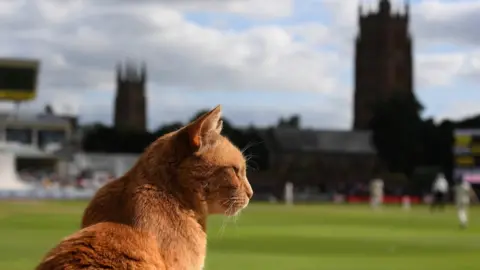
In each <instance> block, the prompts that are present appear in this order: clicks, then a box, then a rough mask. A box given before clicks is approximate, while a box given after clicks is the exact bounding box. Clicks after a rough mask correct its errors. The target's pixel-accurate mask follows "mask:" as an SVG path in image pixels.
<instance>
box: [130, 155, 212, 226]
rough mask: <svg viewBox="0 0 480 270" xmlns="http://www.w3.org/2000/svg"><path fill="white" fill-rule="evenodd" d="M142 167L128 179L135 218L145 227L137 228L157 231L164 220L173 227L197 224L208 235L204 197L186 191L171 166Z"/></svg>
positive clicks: (133, 170) (149, 165)
mask: <svg viewBox="0 0 480 270" xmlns="http://www.w3.org/2000/svg"><path fill="white" fill-rule="evenodd" d="M139 164H142V165H139V166H135V167H134V168H133V169H132V170H131V171H130V172H129V173H128V174H127V175H126V176H125V178H124V179H125V180H124V181H126V183H125V184H126V185H127V189H126V190H128V192H127V193H128V194H126V196H128V197H129V201H131V202H132V203H131V205H130V208H131V211H132V214H133V215H135V216H136V218H135V220H136V222H138V223H141V224H137V225H141V227H151V229H152V230H155V226H157V225H158V224H161V223H162V222H160V221H161V220H164V221H168V222H172V225H173V227H178V224H182V222H187V223H188V222H190V221H192V220H195V221H196V222H197V223H198V224H199V225H200V226H201V228H202V230H204V231H206V219H207V209H206V205H205V202H204V200H203V198H202V197H201V195H200V194H198V193H196V192H193V191H192V190H189V189H185V188H184V187H182V186H181V185H180V184H179V181H177V179H176V175H175V173H174V172H173V171H171V170H170V168H169V167H168V166H165V165H163V164H151V163H150V164H149V163H146V162H140V163H139ZM157 219H159V220H157ZM179 222H180V223H179ZM142 224H143V225H142Z"/></svg>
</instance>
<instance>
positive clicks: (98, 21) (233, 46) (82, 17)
mask: <svg viewBox="0 0 480 270" xmlns="http://www.w3.org/2000/svg"><path fill="white" fill-rule="evenodd" d="M147 2H148V1H147ZM166 2H168V1H163V3H164V4H162V5H160V4H157V5H154V4H152V3H146V4H144V5H140V4H139V5H135V6H133V5H131V6H128V7H126V6H118V7H117V6H113V5H111V6H108V8H107V5H103V6H101V5H97V4H94V3H93V1H72V2H68V3H63V4H59V2H58V0H50V1H24V3H23V5H17V6H15V7H11V8H10V10H14V9H16V10H15V11H11V12H6V13H5V14H6V15H5V14H2V15H0V22H1V23H2V24H1V25H2V26H0V30H2V31H3V32H4V33H5V35H3V36H4V38H0V40H1V41H2V42H1V43H3V44H4V46H0V54H3V55H5V56H22V57H23V56H27V57H34V58H40V59H41V61H42V67H41V78H40V95H43V96H44V98H45V99H46V100H51V99H50V98H49V96H48V95H55V94H54V91H53V89H61V91H63V92H66V93H68V92H69V91H73V92H74V93H75V94H76V95H78V94H79V93H82V92H89V91H99V90H112V88H113V87H112V86H113V85H112V83H113V80H114V73H113V72H114V67H115V63H116V62H117V61H119V60H123V59H126V58H134V59H139V60H146V62H147V64H148V72H149V80H150V82H151V83H152V84H153V85H155V86H156V87H155V88H154V89H153V90H152V92H153V93H154V94H155V95H156V94H157V93H158V94H159V95H161V94H160V92H161V89H162V88H180V89H181V88H183V89H195V90H199V91H201V90H202V89H205V90H222V91H241V90H258V91H278V90H285V91H299V90H300V91H320V92H331V91H333V90H335V89H336V88H337V81H336V78H335V77H336V73H337V71H336V69H337V68H340V67H341V65H339V64H338V62H339V61H338V56H337V55H336V54H335V53H334V52H322V51H319V50H316V46H315V44H310V43H309V42H305V41H302V40H296V39H295V38H294V36H293V33H292V32H290V31H288V29H286V28H283V27H280V26H276V25H273V24H272V25H265V26H262V27H253V28H250V29H246V30H243V31H232V30H229V29H226V30H220V29H214V28H208V27H204V26H201V25H199V24H196V23H194V22H191V21H188V20H187V19H185V18H184V16H183V14H182V12H180V11H179V10H176V9H173V8H171V7H168V6H169V5H168V3H167V5H165V3H166ZM197 2H200V1H192V2H191V3H186V2H185V3H186V4H188V5H190V4H191V5H197V4H196V3H197ZM227 2H228V3H227ZM267 2H268V1H267ZM97 3H98V1H97ZM262 3H263V4H262ZM288 3H291V1H284V0H281V1H279V2H278V5H273V6H275V8H274V9H273V10H276V8H279V7H280V9H281V10H283V11H282V12H283V13H285V14H284V15H287V14H286V12H287V8H285V7H286V6H288V5H287V4H288ZM204 4H205V5H207V6H206V7H205V6H203V5H204ZM172 5H173V4H172ZM175 5H176V4H175ZM208 5H213V4H207V3H202V6H203V7H205V8H209V7H210V6H208ZM224 5H225V6H222V5H220V6H219V9H221V10H223V9H225V10H227V11H229V12H230V11H231V12H237V11H238V12H243V11H247V9H249V8H254V7H258V8H259V9H258V11H259V12H263V11H262V7H263V10H264V11H266V6H265V5H266V4H265V2H264V0H262V1H258V0H252V1H234V0H232V1H226V2H225V4H224ZM198 8H200V7H198ZM242 10H243V11H242ZM282 12H277V11H275V13H276V14H281V13H282ZM267 13H268V12H267ZM267 15H269V14H267ZM270 15H272V14H270ZM12 25H13V26H14V27H13V28H11V27H10V26H12ZM6 36H8V38H5V37H6ZM5 44H9V46H6V45H5ZM105 88H110V89H105ZM58 100H64V99H60V98H59V99H58ZM69 102H71V101H69ZM71 106H72V107H79V105H75V106H74V105H71Z"/></svg>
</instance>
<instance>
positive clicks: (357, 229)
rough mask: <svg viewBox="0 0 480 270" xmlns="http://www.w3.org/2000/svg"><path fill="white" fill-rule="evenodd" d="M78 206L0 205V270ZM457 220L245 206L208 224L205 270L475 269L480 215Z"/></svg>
mask: <svg viewBox="0 0 480 270" xmlns="http://www.w3.org/2000/svg"><path fill="white" fill-rule="evenodd" d="M85 204H86V203H85V202H26V203H19V202H16V203H15V202H1V203H0V269H2V270H3V269H5V270H27V269H33V268H34V266H35V264H36V263H37V262H38V260H39V259H40V258H41V257H42V256H43V254H44V253H45V252H46V251H47V250H48V249H49V248H50V247H52V246H53V245H55V244H56V243H57V242H58V241H59V240H60V239H61V238H63V237H64V236H66V235H68V234H70V233H72V232H74V231H75V230H76V229H77V228H78V226H79V223H80V216H81V214H82V210H83V207H84V206H85ZM471 219H472V220H471V226H470V228H468V229H467V230H465V231H462V230H460V229H459V228H458V224H457V220H456V213H455V211H454V209H453V208H449V209H448V210H447V211H446V212H445V213H435V214H431V213H430V212H429V211H428V210H427V209H426V208H425V207H415V208H413V209H412V211H410V212H404V211H403V210H401V209H400V208H399V207H396V206H391V207H388V208H386V209H384V210H383V211H381V212H372V211H371V210H370V209H369V208H368V207H366V206H349V205H344V206H335V205H316V206H313V205H312V206H294V207H285V206H282V205H266V204H252V205H251V206H250V207H249V208H248V209H247V210H246V211H245V212H244V213H242V215H241V217H240V218H239V219H238V220H237V221H236V222H233V220H230V221H227V223H226V226H225V228H224V229H222V224H224V218H222V217H220V216H216V217H213V218H211V219H210V222H209V242H208V250H209V251H208V255H207V265H206V269H212V270H214V269H229V270H237V269H238V270H240V269H242V270H243V269H249V270H256V269H258V270H260V269H262V270H268V269H272V270H273V269H275V270H287V269H288V270H309V269H311V270H314V269H315V270H318V269H328V270H336V269H352V270H357V269H358V270H360V269H365V270H367V269H368V270H377V269H378V270H384V269H389V270H396V269H398V270H404V269H409V270H416V269H418V270H425V269H436V270H447V269H448V270H457V269H462V270H469V269H478V267H480V266H479V265H480V259H479V258H480V257H479V256H480V255H479V254H480V208H477V209H472V210H471Z"/></svg>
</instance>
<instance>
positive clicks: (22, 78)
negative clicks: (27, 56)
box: [0, 58, 39, 101]
mask: <svg viewBox="0 0 480 270" xmlns="http://www.w3.org/2000/svg"><path fill="white" fill-rule="evenodd" d="M38 67H39V62H38V61H35V60H22V59H1V58H0V100H13V101H24V100H31V99H34V98H35V96H36V88H37V74H38Z"/></svg>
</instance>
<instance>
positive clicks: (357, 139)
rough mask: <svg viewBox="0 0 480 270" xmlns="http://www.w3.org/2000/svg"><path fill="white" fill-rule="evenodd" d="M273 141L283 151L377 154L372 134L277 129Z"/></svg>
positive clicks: (363, 132) (274, 131)
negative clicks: (372, 141)
mask: <svg viewBox="0 0 480 270" xmlns="http://www.w3.org/2000/svg"><path fill="white" fill-rule="evenodd" d="M272 135H273V138H272V139H273V140H275V142H276V144H277V146H278V147H280V148H281V149H282V150H289V151H304V152H315V151H324V152H338V153H358V154H360V153H375V149H374V147H373V145H372V143H371V132H368V131H341V130H311V129H296V128H276V129H274V130H273V134H272Z"/></svg>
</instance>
